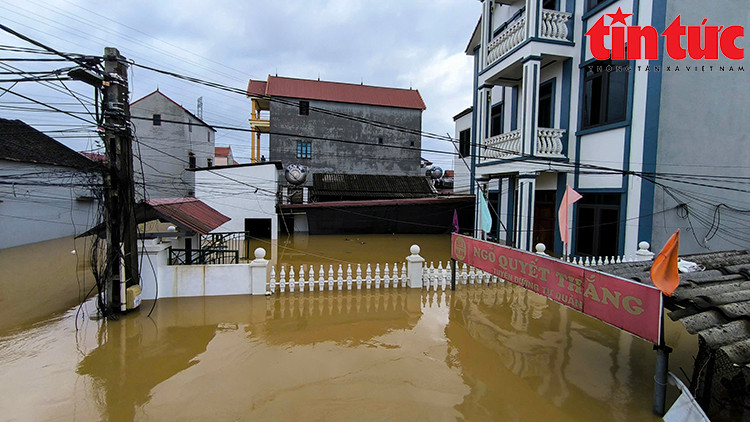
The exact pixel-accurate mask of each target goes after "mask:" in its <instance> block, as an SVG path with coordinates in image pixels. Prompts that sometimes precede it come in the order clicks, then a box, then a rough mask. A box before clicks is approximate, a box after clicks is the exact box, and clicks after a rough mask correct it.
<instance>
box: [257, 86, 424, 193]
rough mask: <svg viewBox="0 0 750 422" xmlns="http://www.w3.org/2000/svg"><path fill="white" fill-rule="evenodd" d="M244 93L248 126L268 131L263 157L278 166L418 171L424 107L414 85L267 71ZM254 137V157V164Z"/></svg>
mask: <svg viewBox="0 0 750 422" xmlns="http://www.w3.org/2000/svg"><path fill="white" fill-rule="evenodd" d="M247 95H248V96H249V97H250V99H251V101H252V107H253V108H252V118H251V119H250V124H251V127H252V128H253V129H254V130H256V131H258V132H268V133H269V135H268V136H269V157H268V158H269V159H270V160H274V161H281V163H282V165H283V166H284V167H286V166H288V165H289V164H299V165H303V166H305V167H307V168H308V171H309V173H310V174H315V173H345V174H388V175H404V176H417V175H419V174H420V173H421V171H420V153H421V144H422V143H421V136H420V132H421V130H422V111H424V110H425V109H426V106H425V104H424V101H423V100H422V97H421V95H420V94H419V91H418V90H412V89H399V88H386V87H377V86H369V85H362V84H348V83H339V82H329V81H320V80H317V81H316V80H308V79H295V78H285V77H279V76H270V75H269V76H268V79H267V80H266V81H257V80H251V81H250V82H249V84H248V90H247ZM373 122H375V123H373ZM255 135H256V133H253V144H254V145H255V147H256V149H257V151H256V152H254V156H253V157H254V158H253V161H259V160H260V158H261V157H260V147H259V145H260V139H258V140H257V141H256V139H255ZM308 185H310V183H308Z"/></svg>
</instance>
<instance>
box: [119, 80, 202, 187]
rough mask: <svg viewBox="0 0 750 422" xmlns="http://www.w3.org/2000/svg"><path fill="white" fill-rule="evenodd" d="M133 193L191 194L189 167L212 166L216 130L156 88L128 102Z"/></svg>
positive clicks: (193, 179)
mask: <svg viewBox="0 0 750 422" xmlns="http://www.w3.org/2000/svg"><path fill="white" fill-rule="evenodd" d="M130 114H131V116H132V122H133V126H134V127H135V131H134V143H133V154H134V157H133V171H134V173H135V179H136V196H139V197H140V196H143V194H144V193H143V189H140V188H139V186H140V184H142V183H144V181H145V190H146V196H147V198H148V199H155V198H178V197H185V196H194V194H195V173H193V172H191V171H186V170H188V169H191V168H199V167H212V166H213V165H214V151H215V149H214V140H215V133H216V130H215V129H214V128H212V127H211V126H209V125H208V124H206V123H205V122H204V121H203V120H201V119H199V118H198V117H197V116H195V115H194V114H193V113H191V112H189V111H187V110H186V109H184V108H183V107H182V106H180V105H179V104H177V103H176V102H174V101H172V100H171V99H170V98H169V97H167V96H166V95H164V94H163V93H161V92H160V91H159V90H158V89H157V90H156V91H154V92H152V93H151V94H148V95H146V96H145V97H143V98H141V99H139V100H137V101H134V102H133V103H132V104H131V105H130Z"/></svg>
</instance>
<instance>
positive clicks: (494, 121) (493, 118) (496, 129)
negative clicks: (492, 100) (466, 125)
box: [490, 103, 505, 136]
mask: <svg viewBox="0 0 750 422" xmlns="http://www.w3.org/2000/svg"><path fill="white" fill-rule="evenodd" d="M504 110H505V108H504V107H503V103H500V104H497V105H494V106H492V111H491V112H490V136H497V135H499V134H501V133H503V111H504Z"/></svg>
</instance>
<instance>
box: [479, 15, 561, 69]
mask: <svg viewBox="0 0 750 422" xmlns="http://www.w3.org/2000/svg"><path fill="white" fill-rule="evenodd" d="M572 16H573V15H572V14H570V13H568V12H560V11H557V10H546V9H545V10H542V22H541V25H540V29H541V33H540V34H539V35H540V37H541V38H545V39H549V40H555V41H567V40H568V32H569V31H568V21H569V20H570V18H571V17H572ZM525 29H526V17H525V16H524V15H523V14H520V15H519V16H518V17H516V18H515V20H513V21H511V22H509V23H508V24H507V26H506V28H505V29H504V30H503V31H502V32H500V33H499V34H498V35H497V36H496V37H495V38H494V39H493V40H492V41H490V43H489V45H488V46H487V63H486V64H488V65H489V64H491V63H492V62H494V61H495V60H497V59H499V58H500V57H502V56H504V55H505V54H506V53H507V52H509V51H511V50H513V49H514V48H515V47H516V46H518V45H519V44H521V42H523V40H524V39H525V36H524V34H525Z"/></svg>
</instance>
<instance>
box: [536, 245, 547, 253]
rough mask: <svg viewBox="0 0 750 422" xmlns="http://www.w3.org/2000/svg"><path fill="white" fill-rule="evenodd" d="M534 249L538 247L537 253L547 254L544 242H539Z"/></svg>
mask: <svg viewBox="0 0 750 422" xmlns="http://www.w3.org/2000/svg"><path fill="white" fill-rule="evenodd" d="M534 249H536V254H537V255H547V253H546V251H547V246H546V245H545V244H544V243H537V244H536V247H534Z"/></svg>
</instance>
